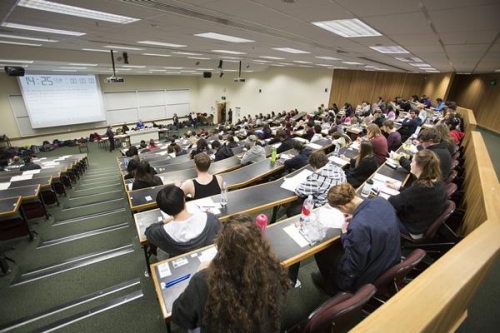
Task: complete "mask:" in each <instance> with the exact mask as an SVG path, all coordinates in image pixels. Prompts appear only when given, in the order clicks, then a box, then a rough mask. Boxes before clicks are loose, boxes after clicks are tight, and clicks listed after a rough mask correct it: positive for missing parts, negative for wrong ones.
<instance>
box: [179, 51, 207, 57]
mask: <svg viewBox="0 0 500 333" xmlns="http://www.w3.org/2000/svg"><path fill="white" fill-rule="evenodd" d="M172 53H175V54H182V55H188V56H201V55H203V54H202V53H191V52H179V51H174V52H172Z"/></svg>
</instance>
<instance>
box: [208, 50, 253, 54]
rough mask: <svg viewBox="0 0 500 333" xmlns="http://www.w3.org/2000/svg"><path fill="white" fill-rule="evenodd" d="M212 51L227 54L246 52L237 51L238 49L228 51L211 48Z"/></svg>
mask: <svg viewBox="0 0 500 333" xmlns="http://www.w3.org/2000/svg"><path fill="white" fill-rule="evenodd" d="M212 52H216V53H227V54H246V53H245V52H239V51H229V50H212Z"/></svg>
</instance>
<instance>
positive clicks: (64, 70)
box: [52, 69, 76, 73]
mask: <svg viewBox="0 0 500 333" xmlns="http://www.w3.org/2000/svg"><path fill="white" fill-rule="evenodd" d="M52 71H53V72H72V73H74V72H76V70H75V69H53V70H52Z"/></svg>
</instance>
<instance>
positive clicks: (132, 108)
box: [9, 89, 190, 137]
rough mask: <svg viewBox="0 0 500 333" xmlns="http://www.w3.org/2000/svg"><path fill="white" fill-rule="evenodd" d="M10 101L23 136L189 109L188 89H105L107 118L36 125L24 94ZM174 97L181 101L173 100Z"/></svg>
mask: <svg viewBox="0 0 500 333" xmlns="http://www.w3.org/2000/svg"><path fill="white" fill-rule="evenodd" d="M9 101H10V105H11V109H12V112H13V114H14V117H15V119H16V122H17V127H18V128H19V133H20V135H21V137H26V136H32V135H43V134H53V133H54V134H55V133H67V132H69V131H79V130H86V129H89V128H99V127H106V125H111V124H120V123H124V122H127V123H135V122H137V120H139V119H141V120H142V121H152V120H163V119H171V118H172V117H173V115H174V113H177V115H178V116H179V117H187V116H188V115H189V112H190V91H189V89H179V90H145V91H138V90H135V91H125V92H104V93H103V101H104V108H105V111H106V122H97V123H92V124H91V125H89V124H78V125H71V126H60V127H48V128H40V129H33V128H32V127H31V122H30V120H29V116H28V111H27V110H26V106H25V105H24V100H23V98H22V96H21V95H10V96H9ZM160 101H163V102H162V104H159V102H160ZM175 101H177V102H180V103H173V102H175ZM157 104H158V105H157Z"/></svg>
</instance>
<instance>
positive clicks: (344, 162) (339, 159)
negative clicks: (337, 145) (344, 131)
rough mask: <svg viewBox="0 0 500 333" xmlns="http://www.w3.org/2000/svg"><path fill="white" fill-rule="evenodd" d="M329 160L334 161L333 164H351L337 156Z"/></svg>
mask: <svg viewBox="0 0 500 333" xmlns="http://www.w3.org/2000/svg"><path fill="white" fill-rule="evenodd" d="M328 160H330V161H332V162H333V163H335V164H337V165H340V166H344V165H346V164H349V162H348V161H346V160H344V159H343V158H340V157H337V156H329V157H328Z"/></svg>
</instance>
